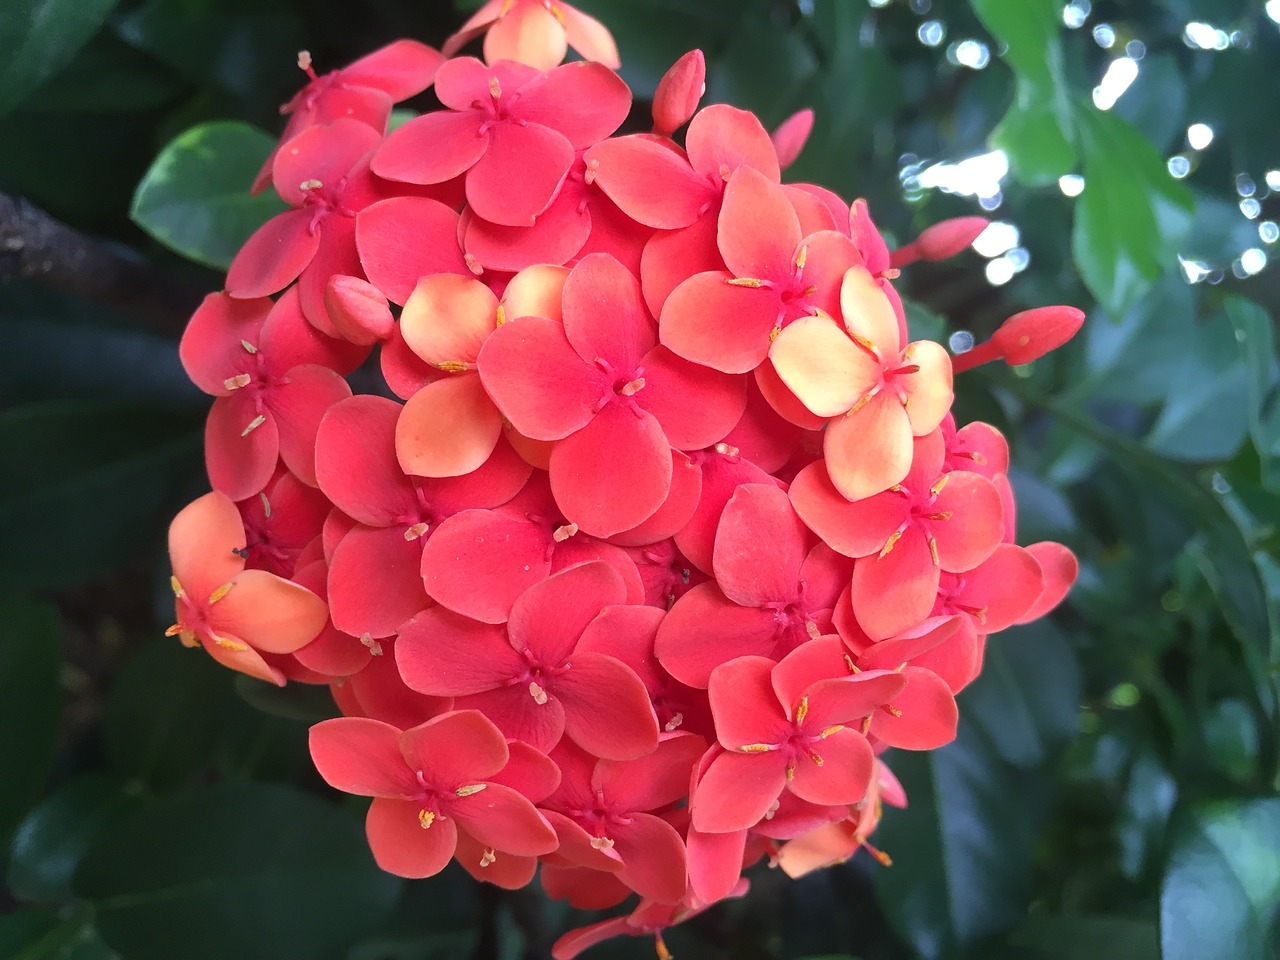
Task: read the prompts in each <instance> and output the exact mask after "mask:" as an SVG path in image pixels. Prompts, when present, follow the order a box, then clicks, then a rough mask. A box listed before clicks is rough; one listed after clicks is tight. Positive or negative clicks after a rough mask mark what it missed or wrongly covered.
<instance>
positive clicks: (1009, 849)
mask: <svg viewBox="0 0 1280 960" xmlns="http://www.w3.org/2000/svg"><path fill="white" fill-rule="evenodd" d="M886 759H887V760H888V763H889V766H890V768H891V769H892V770H893V772H894V773H895V774H896V775H897V777H898V779H899V780H900V781H901V782H902V786H903V787H904V788H905V790H906V792H907V796H908V797H910V804H909V805H908V807H907V808H906V809H905V810H895V809H890V808H886V809H885V812H884V819H883V821H882V822H881V824H880V827H879V829H878V830H877V831H876V839H875V842H876V844H877V846H879V847H880V848H881V849H883V850H884V851H885V852H886V853H888V854H889V855H890V856H891V857H893V866H892V867H891V868H890V869H887V870H878V871H877V872H876V875H875V877H876V895H877V898H878V899H879V901H880V906H881V909H882V910H883V911H884V912H885V914H886V916H888V918H889V921H890V923H891V924H892V925H893V926H894V928H895V929H896V930H897V931H898V933H899V934H900V935H901V936H902V937H903V938H904V939H906V940H907V941H908V942H909V943H911V944H912V946H914V947H915V949H916V950H917V951H918V952H919V953H920V954H921V955H922V956H923V957H925V958H926V960H937V958H940V957H945V956H949V955H951V954H954V953H955V952H956V951H957V950H958V949H959V947H961V946H962V945H964V944H967V943H972V942H974V941H976V940H979V939H981V938H983V937H987V936H991V935H993V934H996V933H999V932H1000V931H1001V930H1004V929H1007V928H1008V927H1010V926H1012V925H1013V924H1014V923H1015V922H1016V921H1017V919H1018V917H1019V916H1020V915H1021V913H1022V912H1023V909H1024V907H1025V900H1026V897H1027V890H1028V887H1029V884H1030V880H1031V853H1032V848H1033V846H1034V843H1035V837H1036V834H1037V832H1038V825H1037V823H1036V820H1035V818H1034V817H1033V814H1032V811H1031V803H1030V802H1029V801H1030V798H1029V796H1028V791H1029V789H1030V788H1031V787H1032V783H1031V782H1030V778H1028V777H1027V776H1026V775H1023V774H1020V773H1019V772H1018V771H1017V770H1015V769H1014V768H1013V767H1012V766H1010V765H1009V764H1007V763H1006V762H1005V761H1004V760H1003V759H1002V758H1001V757H1000V755H999V753H998V752H997V750H996V747H995V746H994V744H992V743H991V741H990V739H989V738H988V736H987V734H986V732H985V731H984V730H983V729H982V728H981V727H980V726H979V725H978V724H977V723H975V722H974V721H972V720H970V719H968V718H967V717H965V716H963V715H962V716H961V721H960V733H959V735H958V736H957V738H956V740H955V742H954V743H952V744H949V745H948V746H946V747H943V748H942V749H940V750H932V751H929V752H927V753H904V752H901V751H893V752H892V753H891V754H889V755H886Z"/></svg>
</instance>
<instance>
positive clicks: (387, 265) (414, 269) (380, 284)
mask: <svg viewBox="0 0 1280 960" xmlns="http://www.w3.org/2000/svg"><path fill="white" fill-rule="evenodd" d="M355 241H356V249H357V250H358V251H359V254H360V263H361V265H362V266H363V267H364V272H365V276H367V277H368V278H369V282H370V283H372V284H373V285H374V286H375V287H377V288H378V289H379V290H381V291H382V292H383V293H384V294H385V295H386V297H387V299H388V300H390V301H392V302H393V303H399V304H403V303H405V302H406V301H407V300H408V299H409V295H410V294H411V293H413V290H414V287H415V286H416V285H417V283H418V278H419V277H426V276H430V275H431V274H437V273H455V274H459V275H463V276H469V274H470V272H469V271H468V269H467V265H466V263H465V262H464V261H463V259H462V249H461V247H459V245H458V215H457V213H455V212H454V211H452V210H450V209H449V208H448V207H446V206H445V205H444V204H443V203H440V202H439V201H438V200H431V199H429V198H427V197H391V198H389V199H387V200H380V201H379V202H377V203H374V204H371V205H370V206H367V207H365V208H364V209H363V210H361V211H360V213H359V214H358V215H357V216H356V232H355Z"/></svg>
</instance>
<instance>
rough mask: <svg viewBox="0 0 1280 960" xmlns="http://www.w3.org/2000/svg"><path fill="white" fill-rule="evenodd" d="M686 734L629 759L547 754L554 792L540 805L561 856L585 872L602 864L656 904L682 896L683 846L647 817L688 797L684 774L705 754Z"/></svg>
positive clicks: (560, 751)
mask: <svg viewBox="0 0 1280 960" xmlns="http://www.w3.org/2000/svg"><path fill="white" fill-rule="evenodd" d="M706 747H707V745H706V741H704V740H703V739H702V738H701V737H699V736H694V735H692V734H680V733H677V734H674V735H672V736H669V737H666V738H664V739H663V740H662V741H661V742H659V744H658V746H657V749H656V750H654V751H653V752H652V753H650V754H649V755H647V756H644V757H639V758H636V759H634V760H600V759H597V758H596V757H594V756H592V755H591V754H589V753H586V752H585V751H583V750H582V749H581V748H579V747H576V746H574V745H572V744H571V743H566V742H563V741H562V742H561V744H560V745H559V746H557V747H556V749H555V750H553V751H552V753H551V758H552V759H553V760H554V761H555V762H556V764H557V766H559V768H560V773H561V778H560V786H559V787H558V788H557V789H556V791H555V792H554V793H552V794H551V795H550V796H549V797H547V799H546V800H544V801H543V802H542V803H541V804H540V809H541V810H542V812H543V814H544V815H545V816H546V817H547V819H548V820H550V821H551V825H552V826H553V827H555V828H556V833H557V835H558V836H559V837H560V850H559V853H560V854H561V855H562V856H567V857H568V858H569V859H574V857H575V853H576V854H578V855H579V856H581V857H582V858H583V860H584V861H585V862H583V863H582V865H583V866H587V867H591V866H593V865H595V864H597V863H601V862H602V861H603V862H607V866H606V867H604V868H605V869H606V870H608V871H609V872H616V873H617V876H618V879H620V880H621V881H622V882H623V883H625V884H626V885H627V887H629V888H630V889H632V890H634V891H635V892H636V893H638V894H640V896H642V897H647V898H650V899H652V900H657V901H659V902H662V903H678V902H679V901H680V900H681V899H682V898H683V897H684V895H685V884H686V871H685V848H684V840H683V839H682V838H681V836H680V834H679V832H678V831H677V830H676V829H675V827H673V826H672V825H671V824H670V823H668V822H667V821H666V820H663V819H662V818H661V817H659V816H656V815H655V814H654V812H653V811H661V810H664V809H666V808H668V807H671V806H673V805H674V804H675V803H676V802H677V801H679V800H681V799H683V798H684V796H685V794H686V793H687V792H688V790H689V771H690V769H691V768H692V767H693V764H694V762H695V761H696V760H697V759H698V757H699V756H701V755H702V753H703V752H704V751H705V750H706Z"/></svg>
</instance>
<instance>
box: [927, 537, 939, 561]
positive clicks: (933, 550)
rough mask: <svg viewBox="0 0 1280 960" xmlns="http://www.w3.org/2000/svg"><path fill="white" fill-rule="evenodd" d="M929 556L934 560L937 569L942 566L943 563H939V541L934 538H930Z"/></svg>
mask: <svg viewBox="0 0 1280 960" xmlns="http://www.w3.org/2000/svg"><path fill="white" fill-rule="evenodd" d="M929 556H930V557H932V558H933V565H934V566H935V567H938V566H941V563H940V562H939V561H938V541H937V540H935V539H933V537H930V538H929Z"/></svg>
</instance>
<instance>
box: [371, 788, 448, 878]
mask: <svg viewBox="0 0 1280 960" xmlns="http://www.w3.org/2000/svg"><path fill="white" fill-rule="evenodd" d="M421 809H422V804H421V803H417V802H415V801H412V800H387V799H383V798H378V799H376V800H374V801H373V804H372V805H371V806H370V807H369V813H368V814H367V815H366V817H365V834H366V835H367V836H368V838H369V849H370V850H371V851H373V859H374V860H376V861H377V863H378V866H380V867H381V868H382V869H383V870H385V871H387V873H394V874H395V875H396V876H398V877H407V878H409V879H411V880H420V879H422V878H424V877H434V876H435V875H436V874H437V873H439V872H440V871H441V870H443V869H444V868H445V867H447V866H448V865H449V860H450V859H451V858H452V857H453V851H454V850H455V849H456V848H457V845H458V828H457V826H456V825H455V824H454V822H453V820H452V819H447V818H444V817H437V818H436V819H435V821H434V822H433V823H432V824H431V826H430V827H428V828H427V829H425V830H424V829H423V827H422V823H421V821H420V820H419V819H418V814H419V812H420V811H421Z"/></svg>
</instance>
